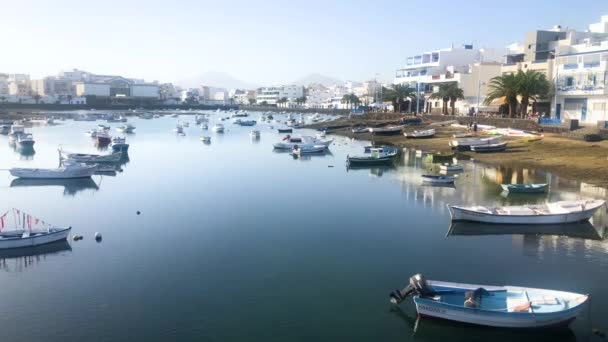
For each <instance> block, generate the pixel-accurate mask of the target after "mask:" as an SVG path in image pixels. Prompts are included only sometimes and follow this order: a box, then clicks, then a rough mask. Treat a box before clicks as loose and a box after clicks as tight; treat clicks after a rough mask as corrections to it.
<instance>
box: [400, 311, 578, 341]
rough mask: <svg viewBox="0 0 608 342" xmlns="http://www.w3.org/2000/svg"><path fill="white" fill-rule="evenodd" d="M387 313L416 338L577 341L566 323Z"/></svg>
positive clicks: (441, 339)
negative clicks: (485, 323)
mask: <svg viewBox="0 0 608 342" xmlns="http://www.w3.org/2000/svg"><path fill="white" fill-rule="evenodd" d="M390 313H391V314H392V315H394V316H396V317H398V318H399V319H401V320H403V321H404V322H405V324H406V326H407V328H408V330H410V331H411V335H412V336H413V337H414V339H415V340H416V341H451V342H458V341H463V342H464V341H466V342H469V341H499V342H500V341H505V342H512V341H518V342H524V341H535V342H536V341H540V342H544V341H547V342H561V341H576V340H577V339H576V335H575V334H574V332H573V331H572V330H571V329H570V328H568V327H567V326H564V327H561V328H555V329H528V330H526V329H519V330H518V329H499V328H490V327H480V326H474V325H466V324H462V323H453V322H450V321H444V320H439V319H432V318H422V317H417V316H415V315H414V316H410V315H408V314H407V313H406V312H404V311H403V310H402V309H401V308H399V307H397V306H394V307H392V308H391V309H390Z"/></svg>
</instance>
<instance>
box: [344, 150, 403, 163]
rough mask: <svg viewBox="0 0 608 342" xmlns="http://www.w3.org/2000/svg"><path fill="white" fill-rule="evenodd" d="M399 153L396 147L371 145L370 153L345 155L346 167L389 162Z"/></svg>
mask: <svg viewBox="0 0 608 342" xmlns="http://www.w3.org/2000/svg"><path fill="white" fill-rule="evenodd" d="M398 153H399V150H398V149H395V148H389V147H372V148H370V154H369V155H366V156H354V157H351V156H350V155H347V156H346V164H347V165H348V167H357V166H373V165H382V164H390V163H392V162H393V160H394V159H395V158H396V157H397V155H398Z"/></svg>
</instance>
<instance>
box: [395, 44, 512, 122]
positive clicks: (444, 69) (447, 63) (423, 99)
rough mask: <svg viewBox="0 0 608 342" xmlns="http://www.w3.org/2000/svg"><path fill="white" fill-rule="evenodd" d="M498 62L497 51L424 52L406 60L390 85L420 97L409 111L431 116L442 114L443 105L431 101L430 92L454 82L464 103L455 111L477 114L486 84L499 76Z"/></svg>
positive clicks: (458, 103) (498, 54) (467, 49)
mask: <svg viewBox="0 0 608 342" xmlns="http://www.w3.org/2000/svg"><path fill="white" fill-rule="evenodd" d="M501 58H502V56H501V53H500V52H498V51H497V50H494V49H487V48H482V49H475V48H473V46H472V45H465V46H464V47H462V48H454V47H451V48H448V49H441V50H436V51H430V52H425V53H422V54H420V55H416V56H412V57H408V58H407V59H406V63H405V64H406V65H405V67H404V68H401V69H398V70H397V72H396V74H395V79H394V80H393V83H394V84H402V85H406V86H409V87H410V88H413V89H415V91H416V92H417V93H418V94H419V96H418V103H416V102H412V101H408V103H409V108H408V110H410V111H420V112H423V111H424V112H427V113H431V112H441V107H442V106H443V102H442V101H437V100H431V95H432V94H433V92H435V91H437V89H438V87H439V85H440V84H443V83H451V82H456V83H458V86H459V87H460V88H462V89H463V92H464V96H465V100H464V101H457V102H456V109H457V111H458V113H459V114H467V113H469V112H471V111H475V110H478V108H479V107H480V106H479V105H478V104H479V103H480V102H481V101H483V99H484V98H485V93H486V90H487V89H486V87H487V83H488V82H489V80H490V79H491V78H492V77H495V76H498V75H500V64H498V61H499V60H500V59H501ZM478 99H481V100H478ZM412 100H413V99H412Z"/></svg>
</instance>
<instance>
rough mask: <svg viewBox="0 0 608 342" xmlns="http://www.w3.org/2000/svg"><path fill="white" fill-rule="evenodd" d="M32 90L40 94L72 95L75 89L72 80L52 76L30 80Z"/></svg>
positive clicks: (74, 93)
mask: <svg viewBox="0 0 608 342" xmlns="http://www.w3.org/2000/svg"><path fill="white" fill-rule="evenodd" d="M31 86H32V91H33V92H34V93H35V94H38V95H40V96H54V97H59V96H68V95H69V96H74V95H76V89H75V87H74V86H73V84H72V81H71V80H69V79H65V78H58V77H54V76H50V77H45V78H43V79H40V80H32V81H31Z"/></svg>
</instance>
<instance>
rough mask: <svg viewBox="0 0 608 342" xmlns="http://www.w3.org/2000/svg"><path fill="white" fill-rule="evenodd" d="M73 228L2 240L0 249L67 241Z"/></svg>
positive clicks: (54, 229) (0, 240)
mask: <svg viewBox="0 0 608 342" xmlns="http://www.w3.org/2000/svg"><path fill="white" fill-rule="evenodd" d="M71 230H72V228H71V227H70V228H51V232H50V233H48V234H38V235H33V236H30V237H26V238H22V237H14V238H12V237H9V238H0V249H12V248H23V247H33V246H40V245H45V244H47V243H52V242H55V241H61V240H66V239H67V238H68V235H69V234H70V231H71Z"/></svg>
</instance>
